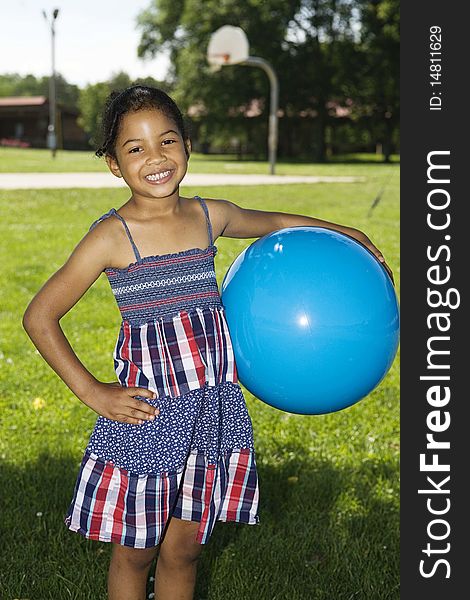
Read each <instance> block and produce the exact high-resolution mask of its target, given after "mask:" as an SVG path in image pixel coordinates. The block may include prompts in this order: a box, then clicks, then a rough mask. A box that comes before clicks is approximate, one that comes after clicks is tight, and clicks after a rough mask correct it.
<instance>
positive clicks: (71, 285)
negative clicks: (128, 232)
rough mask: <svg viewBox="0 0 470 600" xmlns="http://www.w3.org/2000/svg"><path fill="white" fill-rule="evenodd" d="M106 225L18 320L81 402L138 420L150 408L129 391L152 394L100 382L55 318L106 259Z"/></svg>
mask: <svg viewBox="0 0 470 600" xmlns="http://www.w3.org/2000/svg"><path fill="white" fill-rule="evenodd" d="M109 225H111V224H109ZM109 225H108V223H106V226H104V224H103V226H97V227H95V229H94V230H92V231H91V232H89V233H88V234H87V235H86V236H85V237H84V238H83V240H82V241H81V242H80V243H79V244H78V246H77V247H76V248H75V250H74V251H73V253H72V254H71V256H70V258H69V259H68V260H67V262H66V263H65V264H64V265H63V266H62V267H61V268H60V269H59V270H58V271H57V272H56V273H55V274H54V275H52V277H51V278H50V279H49V280H48V281H47V282H46V283H45V284H44V286H43V287H42V288H41V289H40V290H39V292H38V293H37V294H36V296H35V297H34V298H33V299H32V301H31V302H30V304H29V306H28V308H27V309H26V312H25V314H24V317H23V326H24V328H25V330H26V332H27V333H28V335H29V337H30V338H31V340H32V342H33V343H34V345H35V346H36V348H37V349H38V350H39V352H40V353H41V355H42V356H43V358H44V359H45V360H46V362H47V363H48V364H49V365H50V366H51V368H52V369H53V370H54V371H55V372H56V373H57V375H59V377H60V378H61V379H62V380H63V381H64V382H65V384H66V385H67V386H68V387H69V388H70V389H71V390H72V392H73V393H74V394H75V395H76V396H77V397H78V398H80V400H81V401H82V402H83V403H84V404H86V405H87V406H89V407H90V408H92V409H93V410H94V411H95V412H97V413H98V414H101V415H103V416H105V417H107V418H110V419H115V420H120V421H124V422H128V423H137V422H140V421H141V420H142V419H143V418H147V417H148V415H150V414H152V415H153V414H154V413H155V409H153V408H152V407H151V406H150V405H148V404H146V403H144V402H142V401H139V400H136V399H134V398H133V397H132V396H134V395H140V396H145V397H148V398H151V397H153V396H154V395H153V394H152V392H150V391H149V390H144V389H140V388H138V389H137V388H128V389H126V390H124V389H123V388H121V387H120V386H119V387H118V386H116V385H115V384H111V385H109V384H103V383H101V382H99V381H98V380H97V379H96V378H95V377H94V376H93V375H92V374H91V373H90V372H89V371H88V370H87V369H86V368H85V366H84V365H83V364H82V363H81V362H80V360H79V359H78V357H77V355H76V354H75V352H74V351H73V349H72V347H71V346H70V344H69V342H68V340H67V338H66V337H65V335H64V333H63V331H62V329H61V327H60V324H59V321H60V319H61V318H62V317H63V316H64V315H65V314H66V313H67V312H68V311H69V310H70V309H71V308H72V307H73V306H74V305H75V304H76V303H77V302H78V301H79V299H80V298H81V297H82V296H83V294H84V293H85V292H86V291H87V290H88V288H89V287H90V286H91V285H92V284H93V283H94V282H95V281H96V279H98V277H99V275H100V274H101V272H102V271H103V269H104V268H105V267H106V266H108V265H109V254H110V247H111V245H110V241H109V235H106V233H105V232H106V230H108V231H109ZM119 394H120V395H119ZM123 394H125V396H126V397H124V395H123ZM130 394H132V396H131V395H130ZM113 399H114V400H113ZM121 401H123V402H121ZM113 403H114V404H113ZM132 411H133V412H132Z"/></svg>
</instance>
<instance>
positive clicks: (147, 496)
mask: <svg viewBox="0 0 470 600" xmlns="http://www.w3.org/2000/svg"><path fill="white" fill-rule="evenodd" d="M258 499H259V489H258V476H257V471H256V463H255V456H254V451H253V450H251V449H249V448H241V449H238V450H232V451H231V452H226V453H224V454H223V455H221V457H220V459H219V460H218V462H217V464H211V463H210V462H209V461H208V459H207V457H206V456H205V454H204V452H201V451H198V450H194V451H192V452H191V453H190V454H189V456H188V458H187V461H186V465H185V467H184V469H183V470H181V471H179V472H178V471H173V472H167V473H160V474H148V475H138V474H134V473H131V472H129V471H126V470H124V469H120V468H118V467H116V466H115V465H113V464H112V463H110V462H107V461H104V460H103V459H101V458H99V457H98V456H97V455H95V454H93V453H91V452H89V451H87V452H85V455H84V457H83V461H82V465H81V468H80V472H79V475H78V478H77V483H76V486H75V491H74V496H73V500H72V503H71V505H70V507H69V510H68V512H67V515H66V518H65V524H66V526H67V527H68V528H69V529H70V530H71V531H74V532H77V533H80V534H82V535H83V536H85V537H86V538H89V539H94V540H99V541H103V542H115V543H118V544H121V545H124V546H130V547H134V548H149V547H154V546H157V545H158V544H159V543H160V539H161V536H162V534H163V532H164V529H165V527H166V524H167V522H168V520H169V518H170V517H172V516H174V517H175V518H179V519H183V520H188V521H196V522H199V523H200V526H199V529H198V532H197V535H196V541H197V542H198V543H200V544H205V543H207V541H208V539H209V537H210V535H211V533H212V530H213V528H214V525H215V522H216V521H217V520H220V521H236V522H242V523H247V524H256V523H258V522H259V518H258V515H257V508H258Z"/></svg>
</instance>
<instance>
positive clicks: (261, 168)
mask: <svg viewBox="0 0 470 600" xmlns="http://www.w3.org/2000/svg"><path fill="white" fill-rule="evenodd" d="M392 158H393V162H394V163H396V162H397V160H398V157H397V156H394V157H392ZM380 160H381V157H380V155H377V154H348V155H343V156H337V157H334V158H333V163H334V164H326V165H318V164H311V163H308V162H305V163H294V162H292V161H280V162H279V163H278V164H277V165H276V174H277V175H328V174H329V173H330V172H331V171H332V170H338V169H339V171H338V173H337V174H338V175H347V174H348V166H349V165H348V164H345V165H338V164H337V163H338V162H340V161H344V162H346V163H351V164H352V166H353V167H354V166H355V165H356V164H357V163H359V164H367V163H377V162H378V161H380ZM387 166H388V165H385V167H387ZM190 168H191V171H192V172H193V173H230V174H233V173H262V174H265V173H268V172H269V166H268V163H267V162H264V161H249V160H247V161H243V162H239V161H237V160H236V156H234V155H210V156H208V155H204V154H198V153H197V152H195V153H193V154H192V155H191V160H190ZM106 170H107V167H106V163H105V161H104V159H103V158H97V157H96V156H95V155H94V154H93V151H92V150H90V151H89V152H82V151H80V152H72V151H70V150H59V151H58V152H57V155H56V157H55V158H52V156H51V152H50V150H40V149H34V148H2V147H0V173H55V172H57V173H66V172H70V173H72V172H74V173H77V172H80V173H84V172H89V171H91V172H100V171H106Z"/></svg>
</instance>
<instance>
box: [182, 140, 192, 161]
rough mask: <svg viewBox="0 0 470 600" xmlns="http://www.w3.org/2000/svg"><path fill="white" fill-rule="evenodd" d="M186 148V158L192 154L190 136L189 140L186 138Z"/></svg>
mask: <svg viewBox="0 0 470 600" xmlns="http://www.w3.org/2000/svg"><path fill="white" fill-rule="evenodd" d="M184 149H185V152H186V158H189V157H190V155H191V150H192V148H191V140H190V139H189V138H188V139H187V140H184Z"/></svg>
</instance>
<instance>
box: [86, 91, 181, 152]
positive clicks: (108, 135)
mask: <svg viewBox="0 0 470 600" xmlns="http://www.w3.org/2000/svg"><path fill="white" fill-rule="evenodd" d="M147 109H155V110H159V111H161V112H162V113H163V114H164V115H165V116H167V117H168V118H169V119H171V120H172V121H174V123H175V125H176V127H177V128H178V130H179V132H180V133H181V137H182V138H183V140H187V139H188V138H189V134H188V131H187V127H186V125H185V122H184V119H183V115H182V114H181V111H180V109H179V108H178V106H177V105H176V103H175V102H174V100H172V99H171V98H170V96H168V94H167V93H166V92H164V91H163V90H160V89H158V88H154V87H149V86H145V85H133V86H131V87H128V88H126V89H124V90H119V91H118V90H116V91H113V92H111V94H109V96H108V98H107V99H106V104H105V107H104V111H103V118H102V140H103V142H102V144H101V145H100V147H99V148H98V149H97V150H96V152H95V154H96V156H104V155H109V156H112V157H113V158H116V147H115V144H116V138H117V136H118V133H119V126H120V124H121V121H122V117H123V115H125V114H126V113H129V112H137V111H139V110H147ZM186 153H187V150H186Z"/></svg>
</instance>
